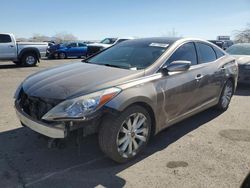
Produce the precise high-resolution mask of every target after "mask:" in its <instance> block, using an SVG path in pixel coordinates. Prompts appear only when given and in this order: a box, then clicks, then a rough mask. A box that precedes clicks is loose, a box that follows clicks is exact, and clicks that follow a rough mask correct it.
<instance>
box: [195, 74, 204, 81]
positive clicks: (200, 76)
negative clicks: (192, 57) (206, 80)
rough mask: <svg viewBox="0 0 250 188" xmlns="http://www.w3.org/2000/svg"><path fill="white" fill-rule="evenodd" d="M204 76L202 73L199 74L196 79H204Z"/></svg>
mask: <svg viewBox="0 0 250 188" xmlns="http://www.w3.org/2000/svg"><path fill="white" fill-rule="evenodd" d="M203 77H204V76H203V75H202V74H198V75H197V76H196V77H195V79H196V80H197V81H200V79H202V78H203Z"/></svg>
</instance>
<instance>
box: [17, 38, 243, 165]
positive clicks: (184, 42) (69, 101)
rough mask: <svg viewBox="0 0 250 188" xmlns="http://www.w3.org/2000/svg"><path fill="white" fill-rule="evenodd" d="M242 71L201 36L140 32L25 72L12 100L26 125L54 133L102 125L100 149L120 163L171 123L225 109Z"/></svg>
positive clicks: (57, 135)
mask: <svg viewBox="0 0 250 188" xmlns="http://www.w3.org/2000/svg"><path fill="white" fill-rule="evenodd" d="M237 77H238V66H237V63H236V62H235V59H234V58H233V57H232V56H230V55H228V54H226V53H225V52H224V51H223V50H221V49H219V48H218V47H217V46H215V45H213V44H212V43H209V42H206V41H204V40H199V39H188V38H187V39H185V38H183V39H179V38H145V39H135V40H129V41H125V42H122V43H120V44H117V45H115V46H112V47H110V48H107V49H106V50H103V51H102V52H100V53H98V54H97V55H94V56H92V57H90V58H87V59H85V60H84V62H79V63H74V64H70V65H64V66H60V67H57V68H52V69H50V70H47V71H42V72H40V73H37V74H34V75H32V76H30V77H28V78H27V79H26V80H24V81H23V83H22V84H21V85H20V86H19V87H18V89H17V91H16V94H15V108H16V112H17V115H18V117H19V119H20V121H21V123H22V124H23V125H25V126H26V127H29V128H30V129H32V130H34V131H36V132H38V133H40V134H43V135H46V136H48V137H50V138H62V139H63V138H65V137H67V136H68V135H69V134H70V132H71V131H73V130H76V129H82V130H83V132H84V135H87V134H91V133H94V132H98V137H99V144H100V147H101V149H102V151H103V152H104V153H105V154H106V155H107V156H109V157H110V158H111V159H113V160H115V161H117V162H120V163H122V162H126V161H128V160H130V159H133V158H134V157H135V156H137V155H138V154H139V153H140V151H141V150H142V149H143V148H144V147H145V146H146V144H147V143H148V141H149V139H150V137H151V136H153V135H156V134H157V133H159V132H160V131H161V130H163V129H165V128H166V127H169V126H171V125H173V124H175V123H177V122H179V121H181V120H183V119H185V118H187V117H190V116H192V115H194V114H196V113H198V112H201V111H203V110H205V109H207V108H210V107H213V106H216V107H217V108H218V109H220V110H227V108H228V106H229V103H230V100H231V97H232V95H233V93H234V91H235V88H236V85H237ZM187 126H188V125H187Z"/></svg>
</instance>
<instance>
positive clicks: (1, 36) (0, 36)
mask: <svg viewBox="0 0 250 188" xmlns="http://www.w3.org/2000/svg"><path fill="white" fill-rule="evenodd" d="M8 42H11V38H10V36H9V35H4V34H0V43H8Z"/></svg>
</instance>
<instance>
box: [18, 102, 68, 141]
mask: <svg viewBox="0 0 250 188" xmlns="http://www.w3.org/2000/svg"><path fill="white" fill-rule="evenodd" d="M15 109H16V114H17V117H18V118H19V120H20V121H21V123H22V124H24V125H25V126H27V127H29V128H30V129H32V130H33V131H35V132H38V133H40V134H42V135H45V136H48V137H50V138H65V137H66V136H67V130H66V128H65V125H64V124H62V123H58V124H53V125H49V124H46V123H43V122H40V121H37V120H35V119H34V118H32V117H30V116H29V115H28V114H26V113H25V112H24V111H23V110H22V109H21V108H20V107H19V105H18V104H17V103H15Z"/></svg>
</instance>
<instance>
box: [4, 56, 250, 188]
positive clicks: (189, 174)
mask: <svg viewBox="0 0 250 188" xmlns="http://www.w3.org/2000/svg"><path fill="white" fill-rule="evenodd" d="M74 61H80V60H79V59H70V60H42V61H41V63H40V66H39V67H33V68H18V67H16V66H15V65H14V64H12V63H11V62H1V64H0V187H2V188H7V187H48V188H49V187H53V188H57V187H58V188H59V187H123V186H125V187H192V188H195V187H225V188H229V187H241V185H242V183H243V181H244V179H246V178H247V176H248V179H249V177H250V174H249V172H250V123H249V122H250V115H249V110H250V86H239V87H238V89H237V92H236V94H235V96H234V97H233V99H232V102H231V105H230V108H229V109H228V111H226V112H225V113H223V114H220V113H218V112H216V111H214V110H213V109H209V110H207V111H205V112H202V113H200V114H198V115H196V116H194V117H192V118H189V119H188V120H185V121H183V122H181V123H179V124H177V125H174V126H172V127H171V128H169V129H167V130H165V131H163V132H161V133H160V134H159V135H157V136H156V137H155V138H154V139H153V140H152V141H151V143H150V144H149V146H148V147H147V149H146V150H145V151H144V152H143V153H142V156H141V157H139V158H138V159H137V160H136V161H133V162H131V163H129V164H125V165H118V164H116V163H114V162H112V161H111V160H109V159H108V158H106V157H105V156H104V155H103V154H102V153H101V151H100V150H99V148H98V143H97V137H96V135H93V136H89V137H87V138H85V139H83V140H82V141H81V142H80V146H77V145H76V142H75V140H74V139H73V138H69V140H68V141H67V146H66V148H61V149H48V148H47V142H46V140H45V139H43V138H41V137H39V136H38V134H36V133H34V132H32V131H30V130H29V129H27V128H23V127H21V126H20V123H19V122H18V120H17V118H16V115H15V112H14V108H13V102H14V101H13V94H14V91H15V89H16V87H17V86H18V84H19V83H20V82H21V81H22V80H23V79H24V78H25V77H27V76H28V75H30V74H32V73H34V72H37V71H39V70H43V69H45V68H49V67H53V66H57V65H61V64H64V63H69V62H74ZM248 174H249V175H248ZM248 183H250V182H249V181H248ZM248 186H249V187H250V184H248Z"/></svg>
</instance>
